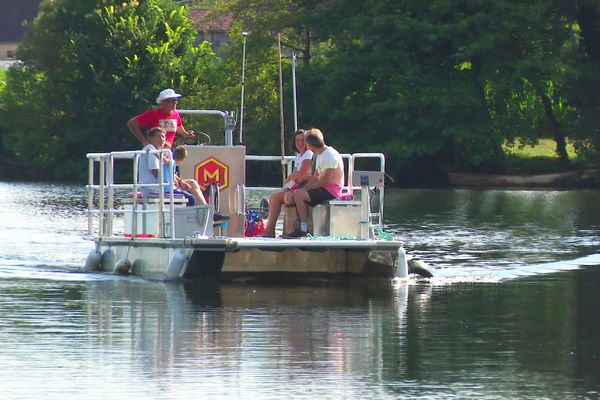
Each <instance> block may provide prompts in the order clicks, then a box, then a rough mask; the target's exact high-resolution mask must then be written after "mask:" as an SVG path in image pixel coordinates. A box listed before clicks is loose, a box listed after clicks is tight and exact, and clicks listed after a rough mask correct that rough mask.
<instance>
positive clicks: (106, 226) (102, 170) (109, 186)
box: [87, 110, 385, 238]
mask: <svg viewBox="0 0 600 400" xmlns="http://www.w3.org/2000/svg"><path fill="white" fill-rule="evenodd" d="M204 111H210V110H204ZM214 111H215V113H220V114H219V115H226V113H223V112H220V111H216V110H214ZM147 153H149V154H158V155H162V154H166V153H169V150H168V149H162V150H149V151H145V150H132V151H115V152H108V153H89V154H87V158H88V160H89V173H88V185H87V189H88V199H87V200H88V235H92V234H93V231H94V216H95V215H98V234H99V235H100V236H112V235H113V221H114V217H115V215H120V214H122V213H123V211H121V210H116V209H115V206H114V201H115V191H116V190H121V189H132V190H133V192H134V196H133V199H132V210H131V211H132V224H131V228H132V237H135V236H136V235H137V232H138V226H137V222H138V219H137V216H138V214H145V213H157V212H158V213H159V217H158V219H159V235H160V236H161V237H166V236H167V235H166V224H165V222H166V221H164V211H166V210H165V209H164V206H165V204H164V201H165V200H166V199H169V209H168V210H169V212H170V213H169V217H170V218H169V219H170V220H169V223H170V227H171V229H170V235H169V236H170V237H171V238H174V237H175V212H174V211H175V207H174V203H175V201H174V200H175V199H174V196H173V192H174V186H173V184H174V178H173V177H172V178H171V179H170V180H169V183H168V184H166V183H164V182H163V181H164V179H163V177H164V168H166V166H165V164H164V163H162V162H161V163H160V170H159V177H158V178H159V179H158V180H159V182H158V183H156V184H141V183H139V182H138V172H139V171H138V159H139V157H140V156H141V155H144V154H147ZM341 156H342V158H343V159H344V161H345V164H346V163H347V169H348V173H347V174H345V176H346V180H347V184H346V185H345V186H344V189H345V190H347V191H348V192H349V193H352V194H354V193H353V192H354V191H355V190H359V189H360V186H354V183H353V182H352V172H353V171H354V170H355V164H356V161H357V160H359V159H365V158H371V159H373V158H374V159H378V160H379V172H385V156H384V154H383V153H354V154H341ZM161 157H162V156H161ZM245 157H246V161H260V162H265V161H266V162H281V161H282V160H281V156H267V155H251V154H248V155H246V156H245ZM127 159H130V160H132V163H133V177H132V178H133V179H132V183H115V182H114V175H115V162H114V161H115V160H127ZM293 160H294V156H286V157H285V158H284V162H285V163H286V164H287V166H288V168H289V169H291V167H292V161H293ZM96 163H98V170H97V172H98V182H97V183H96V182H95V181H94V180H95V178H96V177H95V175H96ZM172 163H173V157H170V165H169V168H171V170H172V167H173V165H172ZM165 186H168V189H169V192H168V193H169V195H168V197H167V198H165V197H166V196H165V195H166V193H165V190H164V187H165ZM143 187H158V188H159V190H158V198H159V202H158V209H157V210H138V206H139V200H138V198H137V191H138V189H139V188H143ZM270 189H275V190H277V189H279V190H281V188H280V187H244V186H241V187H238V188H237V190H238V191H240V190H243V191H251V190H270ZM95 193H98V198H97V203H98V208H97V209H95V208H94V206H95V204H94V198H95V197H94V195H95ZM235 201H236V202H239V204H236V210H237V213H240V212H242V213H243V210H244V208H245V207H244V204H242V202H241V200H240V196H239V193H238V196H236V198H235ZM383 208H384V188H383V187H381V188H380V196H379V207H378V210H376V212H369V219H370V220H371V221H373V222H374V223H376V224H377V225H379V227H380V228H382V227H383ZM373 211H375V210H373Z"/></svg>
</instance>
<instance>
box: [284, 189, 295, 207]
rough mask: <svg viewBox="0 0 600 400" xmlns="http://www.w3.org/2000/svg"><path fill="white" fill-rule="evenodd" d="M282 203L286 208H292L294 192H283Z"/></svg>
mask: <svg viewBox="0 0 600 400" xmlns="http://www.w3.org/2000/svg"><path fill="white" fill-rule="evenodd" d="M283 202H284V203H285V205H286V206H293V205H295V203H294V192H285V194H284V195H283Z"/></svg>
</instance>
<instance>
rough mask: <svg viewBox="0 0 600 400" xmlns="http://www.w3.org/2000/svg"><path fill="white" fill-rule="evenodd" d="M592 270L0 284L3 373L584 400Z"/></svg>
mask: <svg viewBox="0 0 600 400" xmlns="http://www.w3.org/2000/svg"><path fill="white" fill-rule="evenodd" d="M599 272H600V270H598V269H589V270H583V271H577V272H574V273H570V274H560V275H546V276H544V277H536V278H535V279H523V280H518V281H512V282H507V283H504V284H501V285H476V284H458V285H449V286H431V285H406V284H401V285H398V284H396V285H395V284H393V283H390V282H386V283H382V282H353V283H346V284H343V285H341V284H329V283H316V284H314V283H313V284H311V285H299V286H287V285H273V284H255V283H244V284H235V283H228V284H224V283H221V284H217V283H185V284H165V283H158V282H148V281H143V280H136V279H123V278H119V277H114V278H113V279H104V280H82V281H43V280H26V279H21V280H17V281H14V280H7V279H0V293H1V294H0V339H2V340H3V344H4V345H3V347H2V348H0V359H2V360H3V364H4V368H3V369H2V370H0V379H2V380H3V382H5V383H4V384H3V393H4V394H8V395H11V394H23V393H28V392H27V390H28V388H29V387H30V382H31V381H32V380H34V381H35V382H37V385H38V387H39V388H40V389H43V392H44V398H46V399H52V398H61V399H63V398H81V396H83V395H90V396H91V397H94V398H98V397H97V396H94V393H98V391H100V392H101V393H103V394H105V397H106V398H109V397H111V396H112V397H115V398H123V397H129V396H133V397H134V398H164V399H167V398H168V399H175V398H177V399H181V398H184V399H185V398H194V396H197V393H207V392H210V393H211V394H212V395H213V396H216V397H219V398H239V397H246V396H247V395H248V393H252V397H253V398H279V397H290V396H291V397H294V398H314V397H315V396H316V397H319V398H332V399H333V398H340V397H342V398H348V397H350V398H366V399H380V398H398V397H411V398H412V397H414V396H417V397H422V396H429V397H435V398H457V397H458V398H486V397H487V398H495V397H494V394H497V393H503V396H502V397H505V398H539V397H549V398H568V397H573V398H576V397H580V396H588V397H590V396H591V397H594V395H593V394H594V393H596V391H598V390H599V389H600V387H599V386H600V385H599V382H598V381H597V379H596V376H597V374H598V372H599V371H600V346H599V344H600V339H599V338H598V336H597V335H596V334H595V332H597V330H598V328H600V326H599V323H598V319H597V318H594V316H595V314H596V312H597V309H598V306H600V304H599V303H598V299H597V296H595V293H597V291H598V289H600V286H599V285H600V275H599ZM23 354H26V355H27V357H26V358H22V357H21V355H23ZM16 369H19V370H25V371H27V374H26V375H25V376H14V374H12V373H11V372H10V371H15V370H16ZM67 376H76V377H77V381H78V382H83V383H85V385H82V384H79V385H77V384H74V383H73V381H72V380H69V379H65V377H67ZM106 382H110V385H108V386H107V385H106ZM7 398H15V396H12V397H11V396H9V397H7ZM29 398H35V396H33V397H29Z"/></svg>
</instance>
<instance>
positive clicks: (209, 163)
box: [194, 157, 229, 190]
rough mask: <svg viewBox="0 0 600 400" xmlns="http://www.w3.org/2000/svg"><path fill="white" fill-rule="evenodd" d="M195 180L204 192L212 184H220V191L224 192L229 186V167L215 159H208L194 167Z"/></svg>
mask: <svg viewBox="0 0 600 400" xmlns="http://www.w3.org/2000/svg"><path fill="white" fill-rule="evenodd" d="M194 178H195V179H196V180H197V181H198V184H199V185H200V188H201V189H202V190H206V188H207V187H208V186H209V185H210V184H211V183H216V184H218V186H219V190H223V189H225V188H226V187H227V186H229V166H228V165H227V164H225V163H223V162H221V161H219V160H217V159H216V158H214V157H210V158H207V159H206V160H204V161H202V162H200V163H198V164H196V166H195V167H194Z"/></svg>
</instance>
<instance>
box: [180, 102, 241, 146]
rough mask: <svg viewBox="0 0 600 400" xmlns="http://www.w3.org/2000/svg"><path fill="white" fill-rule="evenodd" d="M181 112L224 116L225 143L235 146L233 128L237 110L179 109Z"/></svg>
mask: <svg viewBox="0 0 600 400" xmlns="http://www.w3.org/2000/svg"><path fill="white" fill-rule="evenodd" d="M177 111H178V112H179V114H191V115H217V116H219V117H222V118H223V124H224V126H225V145H226V146H233V129H234V128H235V112H233V111H221V110H177Z"/></svg>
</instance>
